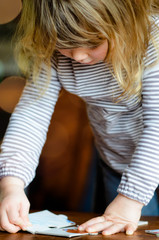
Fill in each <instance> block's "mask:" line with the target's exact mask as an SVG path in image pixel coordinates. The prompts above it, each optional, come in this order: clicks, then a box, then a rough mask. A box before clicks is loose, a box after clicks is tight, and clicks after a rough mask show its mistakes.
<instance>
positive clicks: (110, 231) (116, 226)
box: [102, 223, 125, 235]
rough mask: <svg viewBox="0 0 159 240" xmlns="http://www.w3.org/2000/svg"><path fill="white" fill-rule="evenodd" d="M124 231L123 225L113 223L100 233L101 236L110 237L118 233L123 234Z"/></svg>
mask: <svg viewBox="0 0 159 240" xmlns="http://www.w3.org/2000/svg"><path fill="white" fill-rule="evenodd" d="M124 229H125V227H124V225H123V224H115V223H113V224H112V225H111V226H109V227H108V228H107V229H105V230H104V231H102V234H103V235H111V234H115V233H119V232H123V231H124Z"/></svg>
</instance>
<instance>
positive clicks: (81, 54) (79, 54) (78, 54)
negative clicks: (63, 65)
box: [72, 49, 88, 62]
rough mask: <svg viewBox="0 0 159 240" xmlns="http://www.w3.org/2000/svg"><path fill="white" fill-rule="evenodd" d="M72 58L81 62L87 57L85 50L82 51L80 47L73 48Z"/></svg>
mask: <svg viewBox="0 0 159 240" xmlns="http://www.w3.org/2000/svg"><path fill="white" fill-rule="evenodd" d="M72 58H73V59H74V60H76V61H77V62H82V61H84V60H85V59H87V58H88V54H87V52H86V51H83V50H82V49H74V50H73V51H72Z"/></svg>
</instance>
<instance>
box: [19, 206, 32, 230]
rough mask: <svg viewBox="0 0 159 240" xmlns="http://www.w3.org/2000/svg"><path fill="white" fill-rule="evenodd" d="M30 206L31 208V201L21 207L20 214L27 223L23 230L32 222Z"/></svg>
mask: <svg viewBox="0 0 159 240" xmlns="http://www.w3.org/2000/svg"><path fill="white" fill-rule="evenodd" d="M29 208H30V204H29V203H28V204H23V205H22V206H21V208H20V212H19V214H20V216H21V218H22V219H23V221H24V224H25V225H24V226H22V229H23V230H26V228H27V227H28V226H30V225H31V223H30V221H29V217H28V214H29Z"/></svg>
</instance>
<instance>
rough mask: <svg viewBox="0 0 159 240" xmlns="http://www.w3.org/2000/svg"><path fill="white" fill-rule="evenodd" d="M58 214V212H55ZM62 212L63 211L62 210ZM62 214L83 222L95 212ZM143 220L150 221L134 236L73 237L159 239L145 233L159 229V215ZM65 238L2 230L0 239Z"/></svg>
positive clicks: (88, 238) (85, 238)
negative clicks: (147, 230) (11, 232)
mask: <svg viewBox="0 0 159 240" xmlns="http://www.w3.org/2000/svg"><path fill="white" fill-rule="evenodd" d="M55 213H56V214H58V213H57V212H55ZM60 213H61V212H60ZM62 214H66V215H67V216H68V218H69V220H72V221H74V222H76V223H77V224H81V223H83V222H85V221H86V220H88V219H90V218H92V217H95V216H96V215H95V214H92V213H73V212H62ZM141 220H144V221H148V222H149V224H148V225H145V226H141V227H139V228H138V230H137V231H136V232H135V233H134V235H132V236H126V235H125V234H124V233H118V234H114V235H111V236H102V234H99V235H97V236H88V235H86V236H80V237H75V238H71V239H77V238H78V240H80V239H82V240H96V239H98V240H100V239H103V240H106V239H109V240H111V239H112V240H132V239H133V240H143V239H144V240H151V239H156V240H157V239H158V240H159V238H157V237H156V236H155V235H151V234H147V233H145V230H146V229H159V217H142V219H141ZM2 239H3V240H64V239H68V238H64V237H54V236H48V235H37V234H35V235H33V234H30V233H27V232H18V233H15V234H10V233H6V232H0V240H2Z"/></svg>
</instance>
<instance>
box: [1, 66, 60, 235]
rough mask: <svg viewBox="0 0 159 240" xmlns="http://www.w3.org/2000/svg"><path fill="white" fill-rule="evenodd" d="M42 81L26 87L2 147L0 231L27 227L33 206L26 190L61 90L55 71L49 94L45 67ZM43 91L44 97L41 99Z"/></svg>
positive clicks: (52, 75)
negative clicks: (30, 207) (37, 84)
mask: <svg viewBox="0 0 159 240" xmlns="http://www.w3.org/2000/svg"><path fill="white" fill-rule="evenodd" d="M38 80H39V88H37V86H36V85H35V84H34V83H33V82H31V81H30V82H29V83H28V84H27V85H26V86H25V88H24V91H23V94H22V96H21V98H20V101H19V103H18V104H17V106H16V108H15V110H14V113H13V114H12V116H11V119H10V123H9V126H8V128H7V131H6V134H5V136H4V140H3V143H2V145H1V153H0V179H1V182H0V228H2V229H3V230H7V231H9V232H16V231H18V230H19V229H20V228H23V229H24V228H25V226H26V222H27V217H26V216H27V215H28V211H29V207H28V200H27V198H26V196H25V194H24V187H26V186H27V185H28V184H29V183H30V182H31V181H32V179H33V177H34V176H35V170H36V167H37V165H38V160H39V156H40V153H41V151H42V147H43V145H44V143H45V140H46V135H47V131H48V126H49V123H50V119H51V116H52V113H53V111H54V107H55V103H56V101H57V98H58V94H59V91H60V89H61V85H60V83H59V82H58V80H57V75H56V71H55V70H54V69H53V68H52V72H51V82H50V84H49V86H48V88H47V90H46V91H44V90H45V87H46V83H47V72H46V70H45V68H43V69H42V70H41V73H40V76H39V78H38ZM39 92H41V93H42V94H43V95H42V96H41V97H40V95H39ZM20 219H21V221H20Z"/></svg>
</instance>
